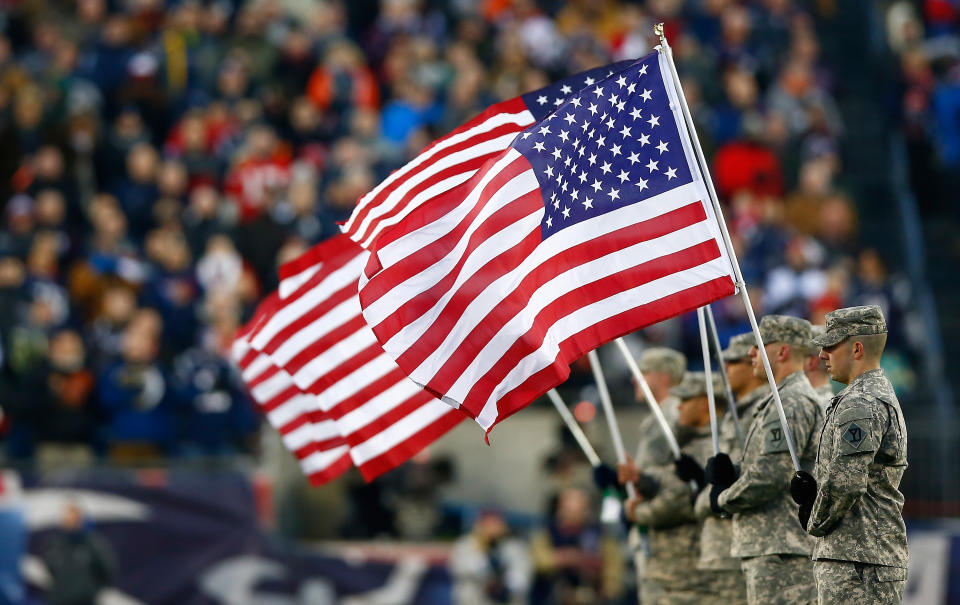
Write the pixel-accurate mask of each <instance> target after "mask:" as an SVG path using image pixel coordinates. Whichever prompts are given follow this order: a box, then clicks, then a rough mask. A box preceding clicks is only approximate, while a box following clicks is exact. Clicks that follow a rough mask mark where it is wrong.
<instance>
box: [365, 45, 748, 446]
mask: <svg viewBox="0 0 960 605" xmlns="http://www.w3.org/2000/svg"><path fill="white" fill-rule="evenodd" d="M669 73H670V72H669V67H668V65H667V63H666V60H665V59H664V58H661V57H660V56H659V55H658V54H657V53H653V54H651V55H649V56H647V57H645V58H644V59H641V60H639V61H637V62H636V63H634V64H633V65H632V66H629V67H628V68H626V69H624V70H622V71H619V72H617V73H614V74H613V75H612V76H611V77H608V78H605V79H603V80H600V81H595V82H593V83H591V84H590V85H589V86H587V85H586V84H587V82H586V81H584V82H582V84H583V85H584V87H583V88H582V89H581V90H580V91H579V92H578V93H577V94H575V95H572V96H571V97H570V98H569V99H568V100H567V101H566V102H564V103H562V104H560V105H559V106H558V107H557V108H556V111H555V112H553V113H552V114H550V115H549V116H548V117H547V118H546V119H544V120H542V121H540V122H538V123H537V124H535V125H533V126H531V127H528V128H526V129H525V130H524V131H523V133H522V134H520V135H519V136H517V137H516V138H515V140H514V141H513V142H512V144H511V145H510V147H508V148H507V149H506V150H505V151H503V152H501V153H499V154H497V155H496V156H495V157H493V158H491V159H490V160H488V161H487V162H486V163H485V164H484V165H483V167H481V168H480V170H478V171H477V173H476V174H474V175H473V176H472V177H471V178H470V180H469V181H468V182H465V183H463V184H462V185H460V186H458V187H456V188H455V189H452V190H449V191H447V192H445V193H444V194H441V195H438V196H434V197H433V199H431V200H430V202H429V203H425V204H423V205H421V206H420V207H419V208H417V209H415V210H414V211H412V212H410V213H408V214H407V216H406V217H405V218H404V219H403V220H400V221H397V222H396V224H395V225H393V226H392V228H391V229H389V230H388V231H384V232H383V233H381V234H380V235H379V236H378V237H377V238H376V241H375V242H374V245H373V246H371V249H372V251H373V254H372V255H371V258H370V260H369V262H368V264H367V267H366V268H365V271H364V277H362V278H361V280H360V301H361V305H362V307H363V315H364V318H365V319H366V321H367V323H368V324H369V325H370V326H371V327H372V328H373V331H374V333H375V334H376V336H377V339H378V340H379V341H380V343H381V344H382V345H383V348H384V350H385V351H386V352H387V353H388V354H389V355H390V356H391V357H393V358H394V359H396V360H397V363H398V364H399V366H400V367H401V368H402V369H403V370H404V371H405V372H406V373H407V374H408V375H409V376H410V377H411V378H412V379H413V380H414V381H416V382H417V383H418V384H422V385H424V386H425V387H426V388H427V389H428V390H430V391H431V392H434V393H436V394H437V395H438V396H440V397H442V398H443V399H444V400H445V401H447V402H448V403H450V404H451V405H453V406H455V407H459V408H461V409H462V410H463V411H465V412H466V413H468V414H469V415H471V416H473V417H474V418H476V420H477V422H478V423H479V424H480V425H481V426H482V427H483V428H485V429H487V430H488V431H489V429H490V428H491V427H492V426H493V425H494V424H495V423H497V422H499V421H500V420H502V419H503V418H505V417H507V416H508V415H510V414H512V413H513V412H515V411H517V410H518V409H520V408H521V407H523V406H525V405H527V404H529V403H530V402H531V401H532V400H533V399H535V398H536V397H537V396H539V395H541V394H542V393H544V392H546V391H547V390H548V389H550V388H551V387H553V386H556V385H557V384H559V383H560V382H562V381H563V380H565V379H566V377H567V376H568V375H569V364H570V363H571V362H572V361H574V360H575V359H577V358H578V357H579V356H581V355H582V354H583V353H585V352H587V351H590V350H592V349H594V348H596V347H597V346H599V345H600V344H602V343H604V342H607V341H609V340H611V339H613V338H615V337H617V336H620V335H623V334H625V333H628V332H631V331H634V330H636V329H639V328H641V327H643V326H646V325H649V324H652V323H655V322H657V321H661V320H663V319H666V318H668V317H672V316H674V315H677V314H679V313H682V312H684V311H687V310H691V309H694V308H696V307H699V306H701V305H704V304H707V303H709V302H711V301H713V300H716V299H718V298H721V297H724V296H727V295H729V294H732V293H733V292H734V291H735V288H734V280H733V277H732V275H733V269H732V267H731V264H730V261H729V259H728V258H727V256H726V252H725V250H724V247H723V245H722V243H721V242H722V240H721V235H720V230H719V224H718V223H717V219H716V216H715V215H714V212H713V209H712V207H711V205H710V203H709V201H708V200H709V198H708V195H707V192H706V188H705V184H704V180H703V175H702V174H701V173H700V171H699V170H698V169H697V167H696V161H695V159H694V155H693V151H692V147H691V141H690V140H689V137H688V135H687V131H686V129H685V128H684V127H683V126H682V124H683V117H682V114H681V112H680V106H679V102H678V98H677V94H676V89H675V88H674V86H673V84H672V79H671V77H670V75H669Z"/></svg>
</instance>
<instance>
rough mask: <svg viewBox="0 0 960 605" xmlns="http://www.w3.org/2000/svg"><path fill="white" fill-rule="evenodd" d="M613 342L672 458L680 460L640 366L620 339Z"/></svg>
mask: <svg viewBox="0 0 960 605" xmlns="http://www.w3.org/2000/svg"><path fill="white" fill-rule="evenodd" d="M614 342H615V343H617V347H618V348H619V349H620V353H621V354H622V355H623V358H624V359H625V360H626V362H627V366H628V367H629V368H630V373H631V374H633V378H634V380H636V381H637V384H639V385H640V389H641V390H642V391H643V396H644V398H645V399H646V400H647V405H648V406H650V411H651V412H653V415H654V417H655V418H656V419H657V422H658V423H659V424H660V429H661V430H662V431H663V435H664V437H666V438H667V444H668V445H669V446H670V451H671V452H673V457H674V458H680V446H679V445H678V444H677V438H676V437H674V436H673V431H671V430H670V424H669V423H668V422H667V419H666V418H664V417H663V411H662V410H661V409H660V403H659V402H658V401H657V400H656V398H655V397H654V396H653V391H651V390H650V385H648V384H647V381H646V380H645V379H644V378H643V372H641V371H640V366H638V365H637V362H636V361H635V360H634V359H633V355H631V354H630V349H629V348H627V343H625V342H623V339H622V338H618V339H616V340H615V341H614Z"/></svg>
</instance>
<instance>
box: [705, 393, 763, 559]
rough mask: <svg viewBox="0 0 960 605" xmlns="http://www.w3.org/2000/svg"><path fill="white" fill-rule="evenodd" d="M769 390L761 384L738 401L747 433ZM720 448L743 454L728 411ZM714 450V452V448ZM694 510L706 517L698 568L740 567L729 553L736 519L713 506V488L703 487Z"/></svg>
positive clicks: (730, 453) (741, 423) (731, 452)
mask: <svg viewBox="0 0 960 605" xmlns="http://www.w3.org/2000/svg"><path fill="white" fill-rule="evenodd" d="M769 394H770V387H768V386H767V385H763V386H761V387H758V388H756V389H754V390H752V391H750V392H749V393H747V394H746V395H745V396H743V397H742V398H740V400H739V401H737V413H738V415H739V417H740V426H741V430H742V431H743V432H744V435H746V433H747V432H748V431H749V430H750V426H751V425H752V424H753V418H754V415H755V414H756V412H757V403H758V402H760V401H761V400H763V398H765V397H766V396H767V395H769ZM720 449H721V450H722V451H724V452H726V453H727V454H728V455H729V456H730V458H732V459H733V460H737V459H738V458H739V456H740V454H741V450H740V441H739V440H738V439H737V429H736V427H735V426H734V424H733V416H731V415H730V414H725V415H724V416H723V418H722V419H721V421H720ZM711 454H712V452H711ZM695 513H696V516H697V518H698V519H701V520H703V529H702V530H701V532H700V560H699V561H698V562H697V567H698V568H699V569H736V570H739V569H740V559H739V558H738V557H733V556H731V555H730V542H731V538H732V533H733V521H732V520H731V519H730V518H724V517H720V516H718V515H716V514H714V513H713V511H712V510H710V490H709V488H708V489H704V490H702V491H701V492H700V495H699V496H697V503H696V506H695Z"/></svg>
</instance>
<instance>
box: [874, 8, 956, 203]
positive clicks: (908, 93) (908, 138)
mask: <svg viewBox="0 0 960 605" xmlns="http://www.w3.org/2000/svg"><path fill="white" fill-rule="evenodd" d="M886 29H887V42H888V44H889V50H890V52H891V53H892V54H893V60H892V61H891V64H892V66H893V68H894V70H896V71H894V73H893V74H891V76H892V77H891V80H892V81H893V82H895V83H896V84H895V86H896V88H895V94H894V98H893V99H892V103H891V106H892V107H893V111H894V115H893V119H894V120H895V121H896V122H897V123H898V124H900V125H901V126H902V130H903V136H904V139H905V143H906V148H907V153H908V155H909V160H910V185H911V188H912V189H913V190H914V192H915V193H916V194H917V199H918V201H919V203H920V207H921V209H922V210H923V211H925V212H927V213H931V212H939V213H943V214H950V213H951V212H953V213H955V212H956V199H957V196H956V192H957V188H958V186H960V33H958V32H960V5H958V4H957V3H956V2H951V1H950V0H924V1H923V2H905V1H903V0H900V1H897V2H892V3H890V5H889V7H888V8H887V12H886ZM897 71H898V72H899V73H897Z"/></svg>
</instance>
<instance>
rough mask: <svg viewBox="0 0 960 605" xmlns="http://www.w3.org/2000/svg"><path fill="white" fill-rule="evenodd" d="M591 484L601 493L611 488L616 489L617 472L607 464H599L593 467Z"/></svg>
mask: <svg viewBox="0 0 960 605" xmlns="http://www.w3.org/2000/svg"><path fill="white" fill-rule="evenodd" d="M593 482H594V484H596V486H597V489H599V490H600V491H601V492H602V491H605V490H607V489H608V488H611V487H613V488H616V487H618V483H617V471H615V470H614V469H613V467H612V466H610V465H609V464H603V463H602V462H601V463H600V464H598V465H597V466H595V467H593Z"/></svg>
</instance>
